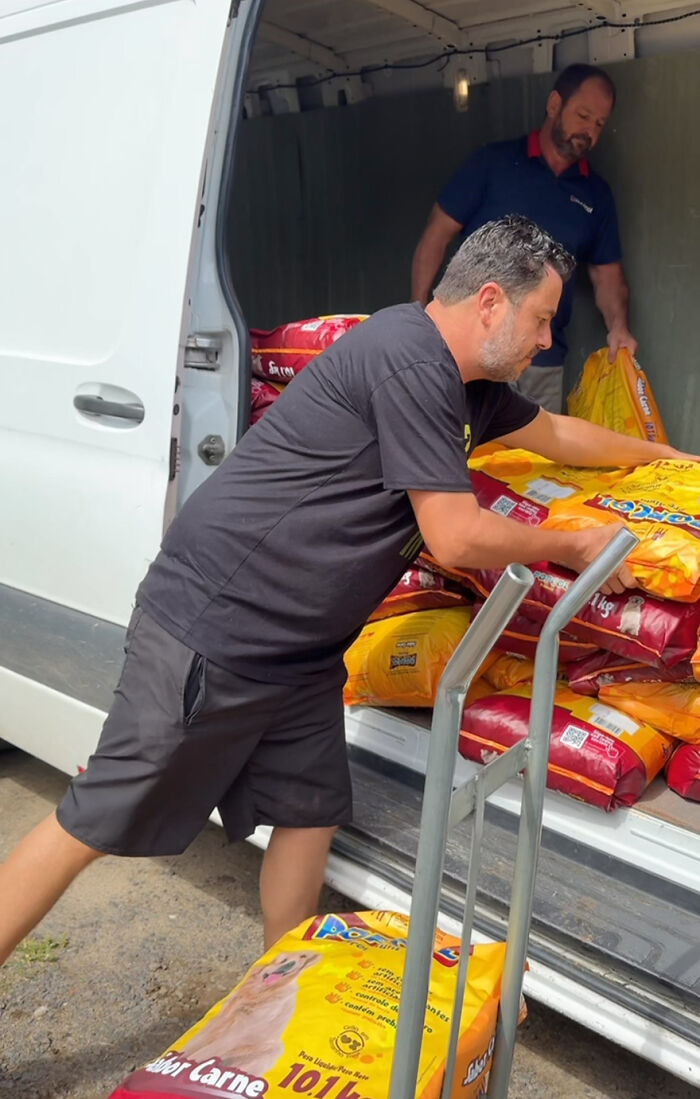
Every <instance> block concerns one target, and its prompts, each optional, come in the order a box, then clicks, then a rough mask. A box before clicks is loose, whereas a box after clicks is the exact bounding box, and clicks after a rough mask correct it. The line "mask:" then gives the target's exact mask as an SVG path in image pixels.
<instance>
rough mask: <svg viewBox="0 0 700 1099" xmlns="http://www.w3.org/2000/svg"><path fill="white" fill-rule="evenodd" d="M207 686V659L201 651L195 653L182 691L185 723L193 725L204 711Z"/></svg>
mask: <svg viewBox="0 0 700 1099" xmlns="http://www.w3.org/2000/svg"><path fill="white" fill-rule="evenodd" d="M206 686H207V662H206V659H205V657H203V656H201V655H200V654H199V653H194V654H193V657H192V663H191V664H190V668H189V671H188V673H187V678H186V680H185V687H184V690H183V693H182V714H183V719H184V722H185V725H191V724H192V722H193V721H194V720H195V718H196V717H197V716H198V714H200V713H201V712H202V709H203V707H204V697H205V694H206Z"/></svg>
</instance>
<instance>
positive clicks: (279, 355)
mask: <svg viewBox="0 0 700 1099" xmlns="http://www.w3.org/2000/svg"><path fill="white" fill-rule="evenodd" d="M366 319H367V314H366V313H336V314H334V315H332V316H328V317H311V318H309V319H308V320H304V321H292V322H291V324H282V325H280V327H279V328H272V329H270V330H263V329H261V328H251V330H250V350H251V355H252V358H253V373H254V374H256V375H257V376H258V378H266V379H267V380H268V381H271V382H289V381H291V380H292V378H295V377H296V375H297V374H298V373H299V371H300V370H303V369H304V367H305V366H307V365H308V364H309V363H310V362H311V360H312V359H315V358H316V356H317V355H320V354H321V352H322V351H325V349H326V348H327V347H330V346H331V344H332V343H335V341H336V340H339V339H340V337H341V336H344V335H345V333H346V332H348V331H349V330H350V329H351V328H354V327H355V325H356V324H360V322H361V321H364V320H366Z"/></svg>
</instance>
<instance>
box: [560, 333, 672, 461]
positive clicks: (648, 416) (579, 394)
mask: <svg viewBox="0 0 700 1099" xmlns="http://www.w3.org/2000/svg"><path fill="white" fill-rule="evenodd" d="M567 408H568V410H569V415H570V416H578V417H580V419H582V420H590V422H591V423H593V424H601V425H602V426H603V427H609V428H610V429H611V430H612V431H619V432H620V433H621V434H622V435H631V436H633V437H634V438H636V439H648V440H649V442H652V443H667V442H668V438H667V436H666V431H665V429H664V425H663V422H662V420H661V414H660V412H659V409H658V406H657V404H656V401H655V400H654V394H653V393H652V391H651V386H650V385H649V380H648V378H647V376H646V374H645V373H644V371H643V370H642V368H641V367H640V365H639V363H638V362H637V361H636V359H634V358H633V356H632V354H631V352H630V351H629V350H628V349H627V348H626V347H621V348H620V350H619V351H618V353H617V355H616V356H615V360H614V362H609V361H608V348H607V347H601V348H600V350H599V351H594V352H593V354H592V355H589V356H588V358H587V359H586V361H585V363H584V364H583V370H582V372H581V376H580V377H579V379H578V381H577V382H576V385H575V386H574V388H573V389H572V391H571V393H570V394H569V397H568V400H567Z"/></svg>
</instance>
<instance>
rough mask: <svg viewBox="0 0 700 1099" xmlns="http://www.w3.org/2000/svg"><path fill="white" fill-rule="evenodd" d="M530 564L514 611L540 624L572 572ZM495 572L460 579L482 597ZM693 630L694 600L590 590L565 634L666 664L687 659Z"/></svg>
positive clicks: (698, 617)
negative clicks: (529, 581) (529, 582)
mask: <svg viewBox="0 0 700 1099" xmlns="http://www.w3.org/2000/svg"><path fill="white" fill-rule="evenodd" d="M530 568H531V569H532V573H533V576H534V577H535V583H534V584H533V586H532V588H531V589H530V591H529V592H528V594H527V595H526V596H525V599H524V600H523V602H522V603H521V605H520V613H521V614H522V615H525V616H527V617H528V618H530V619H531V620H532V621H533V622H538V623H542V622H544V621H545V620H546V618H547V616H548V614H549V612H550V610H551V608H552V607H553V606H554V605H555V604H556V603H558V602H559V600H560V599H561V597H562V595H564V594H565V593H566V592H567V591H568V590H569V588H570V587H571V585H572V584H573V582H574V580H575V579H576V574H575V573H574V572H571V571H570V570H569V569H565V568H563V567H561V566H559V565H548V564H544V563H540V564H535V565H531V566H530ZM500 575H501V572H500V570H497V569H493V570H486V569H482V570H478V571H477V570H474V571H471V572H465V573H463V579H464V582H465V583H468V584H469V585H470V586H471V588H472V590H473V591H475V592H476V593H477V594H478V595H482V596H486V595H488V593H489V592H490V591H491V590H492V589H493V588H494V587H495V585H496V582H497V580H498V579H499V577H500ZM699 630H700V603H672V602H669V601H668V600H666V599H657V598H655V597H654V596H651V595H646V594H645V593H644V592H642V591H637V590H634V589H630V590H628V591H625V592H623V593H622V594H621V595H615V594H611V595H603V593H602V592H599V591H597V592H595V593H594V594H593V595H592V596H591V598H590V599H589V600H588V602H587V603H586V604H585V605H584V606H583V607H582V609H581V610H580V611H579V613H578V614H577V615H576V616H575V617H574V618H572V620H571V622H570V623H569V624H568V626H567V630H566V632H567V634H569V635H572V636H575V637H577V638H578V639H580V640H581V641H586V642H588V643H589V644H592V645H594V646H595V647H596V648H598V649H605V650H607V651H608V652H613V653H616V655H617V656H623V657H626V658H628V659H629V660H638V661H640V662H641V663H643V664H651V665H656V664H664V665H665V666H666V667H669V668H672V667H674V666H675V665H676V664H680V663H682V662H683V661H687V660H689V659H691V658H692V656H693V653H694V652H695V650H696V648H697V645H698V631H699ZM518 651H519V650H518ZM581 655H584V654H581Z"/></svg>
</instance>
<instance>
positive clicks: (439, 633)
mask: <svg viewBox="0 0 700 1099" xmlns="http://www.w3.org/2000/svg"><path fill="white" fill-rule="evenodd" d="M470 621H471V607H448V608H446V609H443V610H435V611H416V612H415V613H413V614H402V615H398V616H397V617H396V618H384V619H382V620H381V621H380V622H370V623H369V624H368V625H367V626H365V627H364V629H363V630H362V633H361V634H360V636H359V637H358V638H357V640H356V641H354V642H353V644H352V645H351V646H350V648H349V649H348V650H347V652H346V653H345V667H346V668H347V672H348V678H347V682H346V684H345V690H344V693H343V697H344V700H345V703H346V705H348V706H355V705H363V706H432V705H433V702H434V701H435V694H436V692H437V686H438V682H439V680H440V676H441V675H442V673H443V671H444V669H445V665H446V664H447V661H448V660H449V659H450V657H451V656H452V653H453V652H454V651H455V649H456V648H457V645H458V644H459V642H460V641H461V640H462V637H463V636H464V634H465V632H466V630H467V627H468V626H469V623H470Z"/></svg>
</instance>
